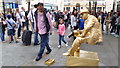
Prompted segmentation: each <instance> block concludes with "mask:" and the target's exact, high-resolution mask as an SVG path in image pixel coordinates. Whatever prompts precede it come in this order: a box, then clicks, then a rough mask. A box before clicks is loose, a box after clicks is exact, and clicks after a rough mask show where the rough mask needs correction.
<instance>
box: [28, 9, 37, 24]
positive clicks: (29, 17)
mask: <svg viewBox="0 0 120 68" xmlns="http://www.w3.org/2000/svg"><path fill="white" fill-rule="evenodd" d="M36 10H37V9H36V8H34V9H33V10H30V12H29V13H28V15H27V18H28V19H29V20H31V22H34V21H33V18H34V12H35V11H36ZM32 14H33V17H32Z"/></svg>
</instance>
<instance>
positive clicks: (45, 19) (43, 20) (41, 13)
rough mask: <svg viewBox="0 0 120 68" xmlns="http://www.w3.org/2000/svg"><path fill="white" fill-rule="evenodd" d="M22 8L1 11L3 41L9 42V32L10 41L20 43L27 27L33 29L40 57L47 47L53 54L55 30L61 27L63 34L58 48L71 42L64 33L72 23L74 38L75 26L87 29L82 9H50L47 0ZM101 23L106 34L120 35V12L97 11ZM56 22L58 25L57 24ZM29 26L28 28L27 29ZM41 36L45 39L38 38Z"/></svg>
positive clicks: (0, 24) (61, 33)
mask: <svg viewBox="0 0 120 68" xmlns="http://www.w3.org/2000/svg"><path fill="white" fill-rule="evenodd" d="M21 10H22V11H19V9H16V12H15V13H11V12H8V13H7V14H5V17H4V14H2V12H1V13H0V26H1V27H0V38H1V41H2V42H3V43H5V42H6V40H5V35H6V31H7V35H8V37H9V43H12V42H13V41H15V42H16V43H19V41H18V39H21V38H22V33H23V32H24V31H25V30H29V29H30V27H31V29H32V33H33V34H34V45H39V44H40V51H39V53H38V56H37V58H36V61H38V60H40V59H41V58H42V54H43V52H44V49H45V48H46V49H47V52H46V54H49V53H50V52H51V51H52V49H51V48H50V46H49V35H52V30H53V29H57V33H58V36H59V42H58V43H59V45H58V48H61V45H62V44H61V41H63V42H64V43H65V45H66V46H68V42H67V41H66V40H65V39H64V37H65V36H64V35H65V32H66V29H67V28H68V26H69V27H70V30H71V33H70V34H69V35H68V36H66V37H67V38H71V37H72V36H73V38H74V39H76V37H75V36H74V31H75V30H83V29H84V22H85V19H84V18H83V17H82V15H81V14H80V12H78V11H77V10H76V9H74V10H73V11H72V12H70V11H69V10H67V11H63V12H61V11H60V10H47V9H45V8H44V4H43V3H38V4H35V5H34V8H31V9H30V10H28V11H26V10H25V9H24V7H21ZM94 16H96V17H97V18H98V21H99V23H100V24H101V29H102V31H103V33H104V32H105V34H106V35H108V34H110V35H114V36H115V37H119V30H120V12H108V13H107V12H105V13H104V12H102V11H99V12H97V13H95V15H94ZM53 24H54V28H53ZM25 28H26V29H25ZM38 36H40V38H41V40H39V39H38Z"/></svg>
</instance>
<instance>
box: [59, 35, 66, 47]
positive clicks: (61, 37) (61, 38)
mask: <svg viewBox="0 0 120 68" xmlns="http://www.w3.org/2000/svg"><path fill="white" fill-rule="evenodd" d="M61 40H62V41H63V42H64V43H65V44H66V43H67V42H66V41H65V40H64V36H61V35H59V45H61Z"/></svg>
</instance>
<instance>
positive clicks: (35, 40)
mask: <svg viewBox="0 0 120 68" xmlns="http://www.w3.org/2000/svg"><path fill="white" fill-rule="evenodd" d="M38 43H39V41H38V33H37V32H35V35H34V44H38Z"/></svg>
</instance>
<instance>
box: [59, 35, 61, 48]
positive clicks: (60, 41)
mask: <svg viewBox="0 0 120 68" xmlns="http://www.w3.org/2000/svg"><path fill="white" fill-rule="evenodd" d="M59 46H61V35H59Z"/></svg>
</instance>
